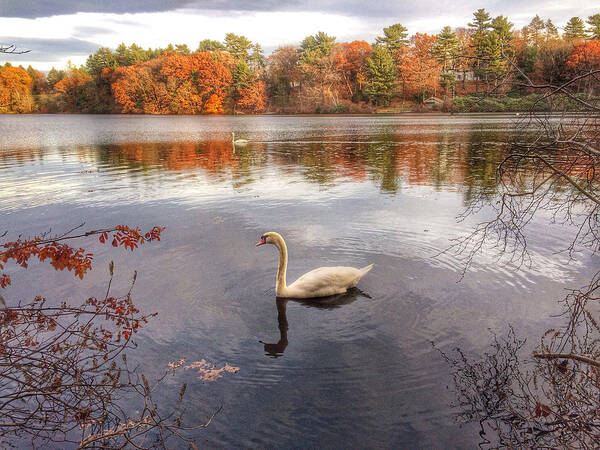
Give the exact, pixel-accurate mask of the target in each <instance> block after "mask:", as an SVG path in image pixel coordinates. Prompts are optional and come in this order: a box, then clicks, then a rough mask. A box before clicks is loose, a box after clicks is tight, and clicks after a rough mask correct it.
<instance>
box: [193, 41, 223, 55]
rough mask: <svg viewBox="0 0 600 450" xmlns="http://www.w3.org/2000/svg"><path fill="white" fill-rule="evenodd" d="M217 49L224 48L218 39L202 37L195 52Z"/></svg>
mask: <svg viewBox="0 0 600 450" xmlns="http://www.w3.org/2000/svg"><path fill="white" fill-rule="evenodd" d="M218 50H225V46H224V45H223V44H222V43H220V42H219V41H213V40H212V39H204V40H203V41H200V43H199V44H198V49H197V50H196V51H197V52H216V51H218Z"/></svg>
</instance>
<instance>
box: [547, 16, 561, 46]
mask: <svg viewBox="0 0 600 450" xmlns="http://www.w3.org/2000/svg"><path fill="white" fill-rule="evenodd" d="M558 37H559V36H558V28H556V25H554V24H553V23H552V21H551V20H550V19H548V20H546V41H551V40H554V39H558Z"/></svg>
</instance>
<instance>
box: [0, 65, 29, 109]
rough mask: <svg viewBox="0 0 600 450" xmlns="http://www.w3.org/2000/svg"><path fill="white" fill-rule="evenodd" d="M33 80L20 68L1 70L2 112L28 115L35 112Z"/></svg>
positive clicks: (0, 92)
mask: <svg viewBox="0 0 600 450" xmlns="http://www.w3.org/2000/svg"><path fill="white" fill-rule="evenodd" d="M32 89H33V80H32V79H31V77H30V76H29V74H28V73H27V72H26V71H25V70H23V69H22V68H20V67H4V68H3V69H2V70H0V111H9V112H19V113H28V112H31V111H32V110H33V106H34V103H33V96H32Z"/></svg>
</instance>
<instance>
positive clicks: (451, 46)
mask: <svg viewBox="0 0 600 450" xmlns="http://www.w3.org/2000/svg"><path fill="white" fill-rule="evenodd" d="M436 37H437V42H436V44H435V45H434V47H433V53H434V54H435V56H437V59H438V61H439V62H440V64H442V71H443V72H446V71H448V70H450V69H451V68H452V65H453V62H454V59H455V58H456V57H457V56H458V40H457V38H456V33H455V32H453V31H452V28H450V27H448V26H446V27H444V28H442V31H441V32H440V33H439V34H438V35H437V36H436Z"/></svg>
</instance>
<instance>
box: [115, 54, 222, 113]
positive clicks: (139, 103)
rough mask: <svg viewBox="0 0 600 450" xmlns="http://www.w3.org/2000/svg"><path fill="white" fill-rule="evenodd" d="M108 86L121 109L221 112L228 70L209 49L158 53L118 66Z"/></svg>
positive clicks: (143, 111) (124, 110) (141, 111)
mask: <svg viewBox="0 0 600 450" xmlns="http://www.w3.org/2000/svg"><path fill="white" fill-rule="evenodd" d="M111 77H112V80H113V81H112V83H111V88H112V91H113V95H114V97H115V101H116V102H117V103H119V104H120V105H122V108H123V109H122V112H134V113H146V114H198V113H220V112H223V106H222V104H223V99H224V97H225V94H226V89H227V87H228V86H229V84H230V83H231V72H230V71H229V70H228V68H227V67H226V66H225V64H224V63H223V62H221V61H220V60H219V58H218V57H214V56H213V54H211V53H210V52H198V53H194V54H191V55H182V54H178V53H174V52H167V53H165V54H163V55H161V56H160V57H158V58H156V59H153V60H150V61H145V62H142V63H138V64H134V65H132V66H127V67H119V68H117V69H115V70H114V72H113V73H112V75H111Z"/></svg>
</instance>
